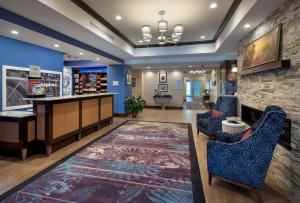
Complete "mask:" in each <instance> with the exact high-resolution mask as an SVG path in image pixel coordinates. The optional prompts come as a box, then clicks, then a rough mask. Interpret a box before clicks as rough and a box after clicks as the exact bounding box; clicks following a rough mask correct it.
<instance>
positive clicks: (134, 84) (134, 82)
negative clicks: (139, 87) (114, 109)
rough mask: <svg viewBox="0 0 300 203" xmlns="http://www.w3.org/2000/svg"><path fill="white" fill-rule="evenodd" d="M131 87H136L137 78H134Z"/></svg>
mask: <svg viewBox="0 0 300 203" xmlns="http://www.w3.org/2000/svg"><path fill="white" fill-rule="evenodd" d="M131 86H132V87H136V78H132V81H131Z"/></svg>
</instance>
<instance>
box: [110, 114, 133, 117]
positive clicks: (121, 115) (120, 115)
mask: <svg viewBox="0 0 300 203" xmlns="http://www.w3.org/2000/svg"><path fill="white" fill-rule="evenodd" d="M129 115H130V114H129V113H114V117H127V116H129Z"/></svg>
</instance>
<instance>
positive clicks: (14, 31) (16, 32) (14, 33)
mask: <svg viewBox="0 0 300 203" xmlns="http://www.w3.org/2000/svg"><path fill="white" fill-rule="evenodd" d="M10 33H11V34H13V35H18V34H19V32H18V31H17V30H12V31H10Z"/></svg>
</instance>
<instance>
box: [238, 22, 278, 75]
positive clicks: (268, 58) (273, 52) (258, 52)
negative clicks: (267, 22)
mask: <svg viewBox="0 0 300 203" xmlns="http://www.w3.org/2000/svg"><path fill="white" fill-rule="evenodd" d="M279 40H280V26H277V27H276V28H274V29H273V30H271V31H269V32H268V33H266V34H265V35H263V36H262V37H260V38H258V39H257V40H255V41H254V42H252V43H250V44H249V45H247V46H246V47H245V49H244V52H243V69H248V68H253V67H256V66H259V65H263V64H266V63H270V62H274V61H277V60H278V57H279Z"/></svg>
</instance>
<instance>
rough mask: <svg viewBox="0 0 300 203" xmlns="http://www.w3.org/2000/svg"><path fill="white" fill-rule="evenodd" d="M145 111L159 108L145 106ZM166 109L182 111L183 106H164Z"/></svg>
mask: <svg viewBox="0 0 300 203" xmlns="http://www.w3.org/2000/svg"><path fill="white" fill-rule="evenodd" d="M144 108H146V109H161V106H145V107H144ZM166 109H177V110H183V106H182V107H181V106H166Z"/></svg>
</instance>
